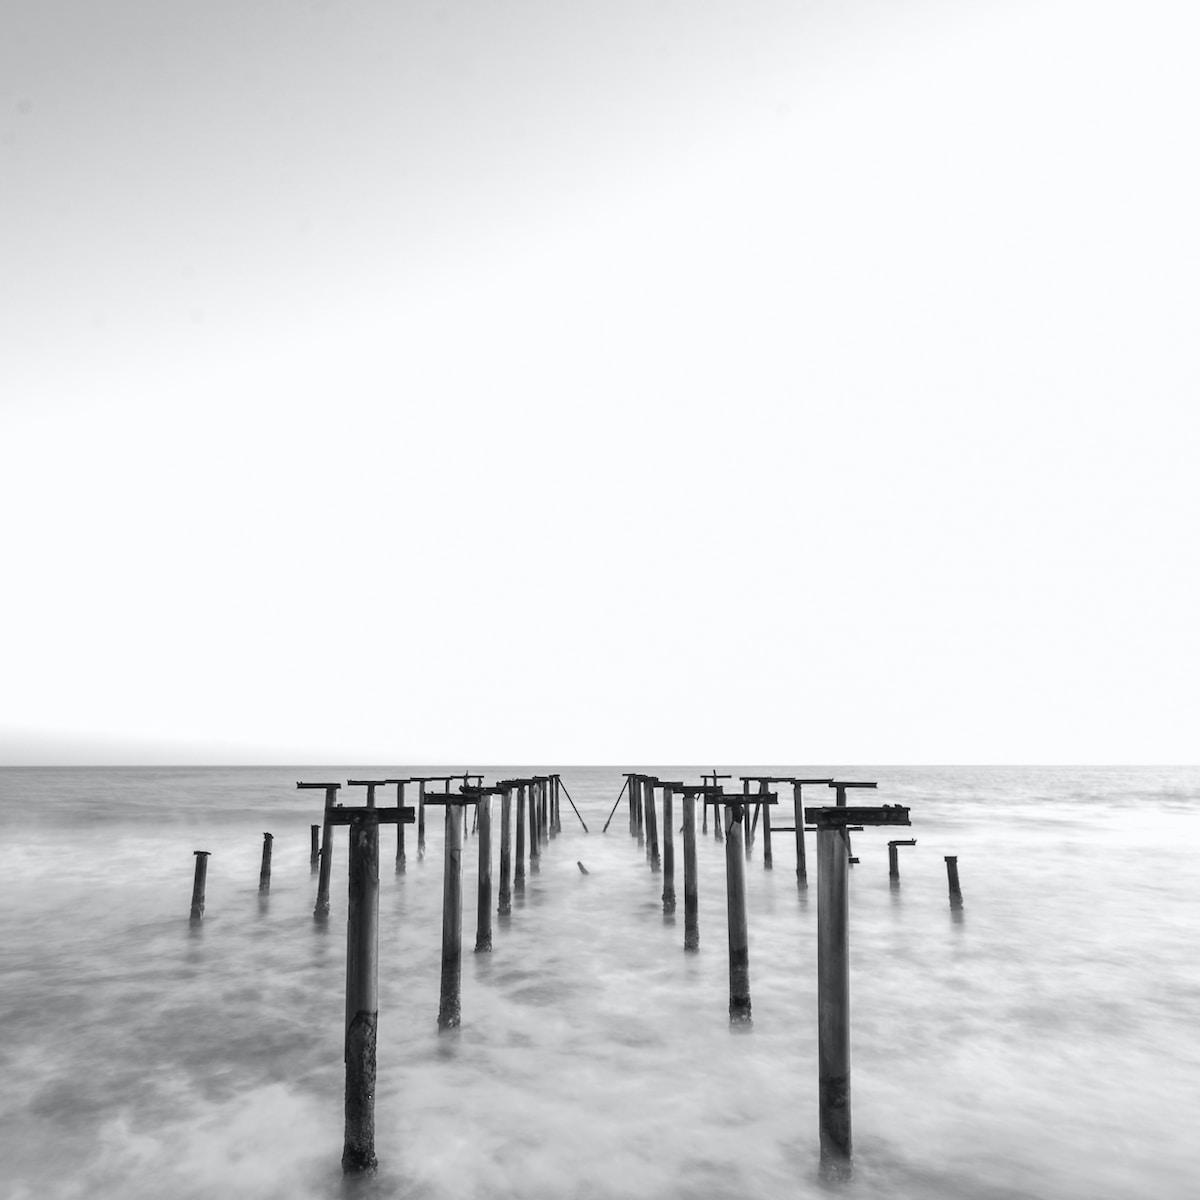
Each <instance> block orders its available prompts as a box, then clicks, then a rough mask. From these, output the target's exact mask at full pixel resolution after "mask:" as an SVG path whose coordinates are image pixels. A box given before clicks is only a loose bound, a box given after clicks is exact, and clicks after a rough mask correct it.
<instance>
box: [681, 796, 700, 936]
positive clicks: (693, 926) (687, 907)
mask: <svg viewBox="0 0 1200 1200" xmlns="http://www.w3.org/2000/svg"><path fill="white" fill-rule="evenodd" d="M683 948H684V949H685V950H699V949H700V904H699V897H698V895H697V892H696V797H695V795H694V794H693V793H692V792H684V794H683Z"/></svg>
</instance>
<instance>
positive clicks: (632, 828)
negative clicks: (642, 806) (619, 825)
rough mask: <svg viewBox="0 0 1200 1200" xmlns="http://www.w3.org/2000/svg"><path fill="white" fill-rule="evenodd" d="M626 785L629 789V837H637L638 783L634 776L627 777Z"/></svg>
mask: <svg viewBox="0 0 1200 1200" xmlns="http://www.w3.org/2000/svg"><path fill="white" fill-rule="evenodd" d="M625 785H626V786H627V787H628V788H629V836H630V837H631V838H635V837H637V783H636V779H635V777H634V776H633V775H626V776H625Z"/></svg>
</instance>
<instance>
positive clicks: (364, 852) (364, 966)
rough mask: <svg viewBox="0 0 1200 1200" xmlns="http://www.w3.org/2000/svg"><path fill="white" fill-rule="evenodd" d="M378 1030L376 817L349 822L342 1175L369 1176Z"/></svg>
mask: <svg viewBox="0 0 1200 1200" xmlns="http://www.w3.org/2000/svg"><path fill="white" fill-rule="evenodd" d="M378 1027H379V814H378V813H377V812H373V811H371V810H369V809H368V810H364V811H361V812H357V813H355V814H354V816H353V818H352V819H351V821H350V889H349V902H348V907H347V920H346V1130H345V1139H344V1142H343V1148H342V1171H343V1172H345V1173H346V1174H347V1175H351V1174H359V1173H361V1172H364V1171H374V1170H375V1167H376V1159H375V1045H376V1037H377V1033H378Z"/></svg>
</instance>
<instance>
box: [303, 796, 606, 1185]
mask: <svg viewBox="0 0 1200 1200" xmlns="http://www.w3.org/2000/svg"><path fill="white" fill-rule="evenodd" d="M453 783H458V784H459V785H460V786H459V787H458V788H457V789H456V790H452V789H451V784H453ZM430 784H440V785H442V786H441V789H440V790H438V791H432V790H430V789H429V785H430ZM391 785H395V787H396V802H395V805H389V806H387V807H383V806H381V805H378V804H377V803H376V799H375V792H376V789H377V788H382V787H387V786H391ZM410 785H413V786H415V787H416V789H417V792H416V796H415V800H416V804H415V805H414V806H406V805H405V803H404V799H405V796H404V791H405V788H406V787H408V786H410ZM296 786H297V787H298V788H309V789H323V790H324V792H325V807H324V821H323V826H324V834H323V839H322V843H321V847H320V851H319V854H318V856H317V857H318V860H319V864H320V871H319V882H318V887H317V902H316V907H315V909H314V914H313V915H314V917H315V919H316V920H318V921H324V920H327V919H328V917H329V907H330V906H329V875H330V863H331V861H332V855H333V831H334V828H335V827H336V826H338V825H348V826H349V840H350V872H349V906H348V911H347V934H346V939H347V948H346V1056H345V1057H346V1108H345V1118H346V1120H345V1141H344V1148H343V1153H342V1169H343V1171H345V1172H346V1173H347V1174H356V1173H361V1172H364V1171H373V1170H374V1169H375V1168H376V1165H377V1163H376V1157H375V1075H376V1059H375V1049H376V1041H377V1027H378V1018H379V982H378V981H379V963H378V947H379V938H378V922H379V826H380V824H382V823H387V824H395V826H396V871H397V873H402V872H404V871H405V870H406V857H405V838H404V827H405V825H409V824H415V825H416V826H417V856H418V858H419V859H422V858H424V855H425V810H426V809H427V808H442V809H444V817H443V825H444V837H443V865H442V968H441V981H440V988H439V996H438V1015H437V1024H438V1029H439V1030H447V1029H454V1028H457V1027H458V1025H459V1024H460V1022H461V1020H462V859H463V847H464V843H465V841H466V839H467V838H468V837H470V836H472V835H475V836H476V844H477V847H478V870H477V873H476V878H477V889H478V895H477V903H476V923H475V952H476V953H477V954H479V953H489V952H491V950H492V941H493V927H492V901H493V896H492V857H493V855H492V842H493V840H494V839H493V821H492V818H493V812H492V801H493V799H494V798H495V797H499V800H500V831H499V835H500V836H499V842H500V853H499V868H500V880H499V897H498V904H497V913H498V915H499V917H500V918H501V919H503V918H507V917H508V916H510V914H511V912H512V901H513V895H514V894H516V895H518V896H519V895H521V894H522V893H523V892H524V891H525V887H526V879H527V876H531V875H536V874H538V872H539V870H540V863H541V857H542V853H543V851H544V850H545V849H546V848H547V847H548V845H549V843H550V842H551V841H553V839H554V838H556V837H557V836H558V834H559V833H561V832H562V816H561V811H560V801H561V797H562V796H563V795H566V797H567V800H568V802H569V803H570V804H571V807H572V808H574V807H575V805H574V802H573V801H572V800H571V797H570V793H569V792H567V790H566V787H565V785H564V784H563V782H562V779H561V777H560V776H559V775H557V774H546V775H532V776H527V777H525V778H516V779H504V780H500V781H499V782H497V783H495V784H493V785H491V786H484V784H483V777H482V776H480V775H472V774H470V773H464V774H461V775H439V776H415V777H411V778H406V779H375V780H370V779H351V780H348V781H347V786H349V787H365V788H366V789H367V795H366V805H365V807H357V806H356V807H352V808H351V807H344V806H343V805H341V804H340V803H338V801H337V793H338V791H339V790H340V788H341V784H339V783H305V782H301V783H297V785H296ZM575 812H576V816H578V815H579V813H578V809H576V810H575ZM579 821H580V824H581V825H583V828H584V832H587V825H586V824H584V822H583V818H582V817H579ZM313 828H314V830H315V828H316V826H314V827H313ZM315 837H316V835H315V833H314V844H315Z"/></svg>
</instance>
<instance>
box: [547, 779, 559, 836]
mask: <svg viewBox="0 0 1200 1200" xmlns="http://www.w3.org/2000/svg"><path fill="white" fill-rule="evenodd" d="M546 792H547V806H548V809H549V834H550V837H552V838H556V837H558V776H557V775H551V776H550V777H549V779H548V780H547V781H546Z"/></svg>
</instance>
